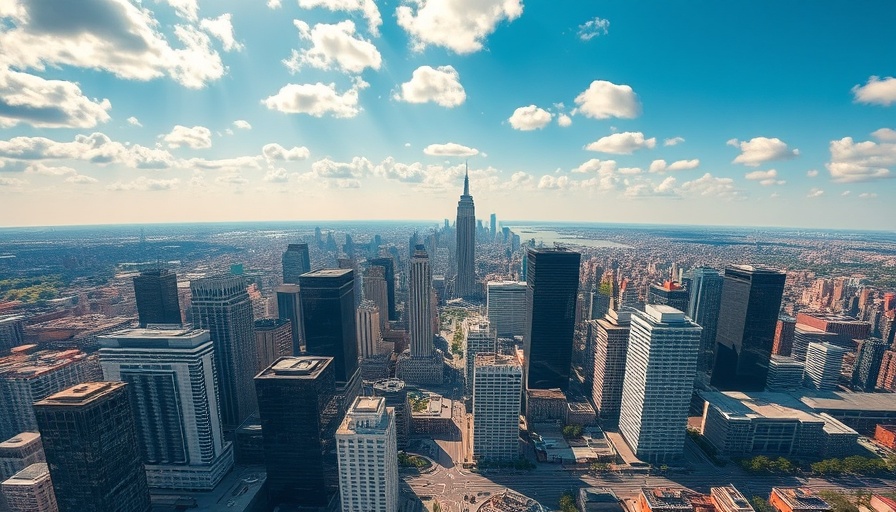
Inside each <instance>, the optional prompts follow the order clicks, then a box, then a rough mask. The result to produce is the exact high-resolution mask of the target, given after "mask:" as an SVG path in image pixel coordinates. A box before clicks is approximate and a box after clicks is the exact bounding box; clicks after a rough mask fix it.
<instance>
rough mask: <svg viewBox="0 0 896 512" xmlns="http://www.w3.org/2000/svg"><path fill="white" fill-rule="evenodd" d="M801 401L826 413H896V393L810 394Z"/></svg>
mask: <svg viewBox="0 0 896 512" xmlns="http://www.w3.org/2000/svg"><path fill="white" fill-rule="evenodd" d="M800 401H801V402H803V403H804V404H806V405H807V406H809V407H811V408H812V409H821V410H825V411H881V412H892V413H896V393H848V392H844V391H828V392H817V393H816V392H810V393H807V394H805V395H803V396H802V397H801V398H800Z"/></svg>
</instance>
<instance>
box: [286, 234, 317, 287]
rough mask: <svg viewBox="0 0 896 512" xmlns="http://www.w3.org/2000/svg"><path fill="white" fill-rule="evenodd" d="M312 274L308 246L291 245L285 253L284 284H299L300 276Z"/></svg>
mask: <svg viewBox="0 0 896 512" xmlns="http://www.w3.org/2000/svg"><path fill="white" fill-rule="evenodd" d="M305 272H311V258H310V257H309V256H308V244H304V243H303V244H289V245H288V246H287V247H286V252H284V253H283V282H284V283H287V284H299V276H300V275H302V274H304V273H305Z"/></svg>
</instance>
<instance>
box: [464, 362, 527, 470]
mask: <svg viewBox="0 0 896 512" xmlns="http://www.w3.org/2000/svg"><path fill="white" fill-rule="evenodd" d="M473 372H474V378H473V457H474V458H475V459H488V460H493V461H495V460H498V461H500V460H504V461H508V460H516V459H517V458H519V449H520V443H519V437H520V397H521V396H522V390H523V384H522V382H523V370H522V366H521V365H520V361H519V360H518V359H517V358H515V357H512V356H502V355H496V354H495V353H493V352H492V353H488V352H485V353H479V354H477V355H476V364H475V366H474V368H473Z"/></svg>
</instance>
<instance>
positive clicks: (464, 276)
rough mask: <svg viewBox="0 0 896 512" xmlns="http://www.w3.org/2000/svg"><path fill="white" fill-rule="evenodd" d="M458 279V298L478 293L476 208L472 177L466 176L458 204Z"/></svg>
mask: <svg viewBox="0 0 896 512" xmlns="http://www.w3.org/2000/svg"><path fill="white" fill-rule="evenodd" d="M455 229H456V230H457V248H456V251H457V253H456V254H457V278H456V281H455V284H454V292H455V295H457V296H458V297H470V296H472V295H473V294H475V293H476V256H475V253H476V208H475V206H474V205H473V196H471V195H470V175H469V173H467V174H466V175H465V176H464V193H463V195H461V196H460V201H458V202H457V222H456V224H455Z"/></svg>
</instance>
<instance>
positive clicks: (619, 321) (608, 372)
mask: <svg viewBox="0 0 896 512" xmlns="http://www.w3.org/2000/svg"><path fill="white" fill-rule="evenodd" d="M631 317H632V310H631V309H628V308H626V309H624V310H622V311H616V310H614V309H611V310H609V311H608V312H607V315H606V316H605V317H604V318H601V319H598V320H594V325H595V327H594V332H593V336H594V340H593V343H594V356H593V357H594V362H593V367H594V377H593V381H594V387H593V389H592V392H591V398H592V401H593V402H594V406H595V407H596V408H597V413H598V416H599V417H600V421H601V424H602V425H604V426H605V427H606V426H615V425H618V424H619V410H620V408H621V407H622V382H623V380H624V379H625V360H626V354H627V353H628V338H629V330H630V322H631Z"/></svg>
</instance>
